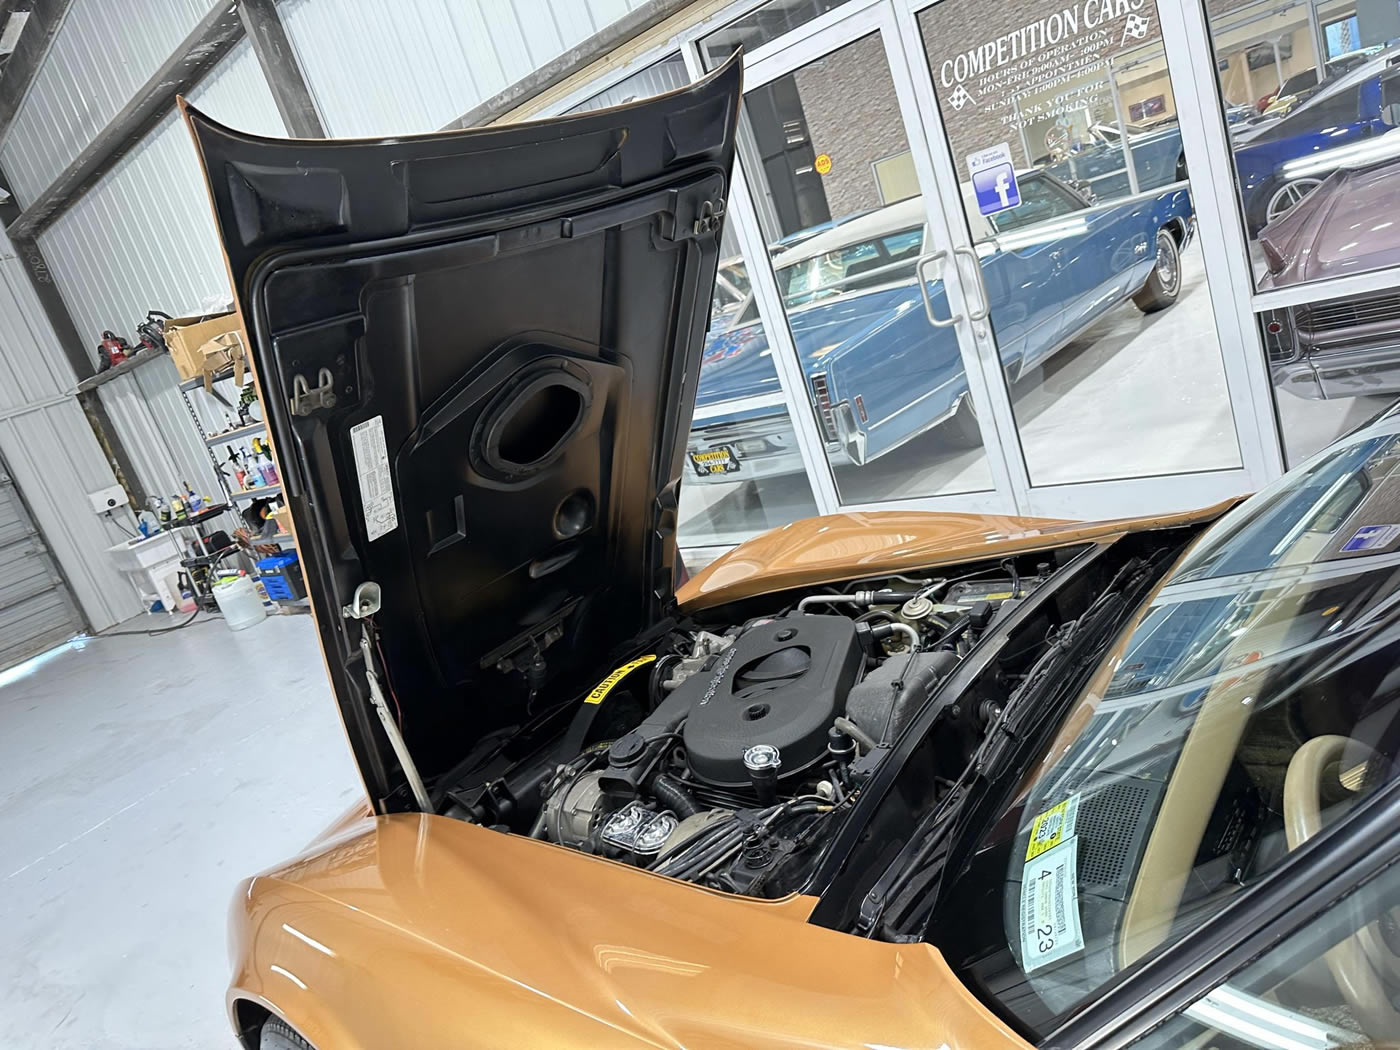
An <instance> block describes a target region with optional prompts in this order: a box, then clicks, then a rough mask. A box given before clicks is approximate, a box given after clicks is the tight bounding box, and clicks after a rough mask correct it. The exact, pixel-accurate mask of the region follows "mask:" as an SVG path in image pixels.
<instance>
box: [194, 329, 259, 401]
mask: <svg viewBox="0 0 1400 1050" xmlns="http://www.w3.org/2000/svg"><path fill="white" fill-rule="evenodd" d="M196 352H197V353H199V354H202V355H203V356H204V389H205V390H213V389H214V375H215V373H217V372H221V371H223V370H224V369H225V368H228V367H229V366H230V365H232V366H233V382H234V385H235V386H240V387H241V386H242V385H243V382H244V378H245V377H244V368H245V367H246V361H247V358H246V357H245V356H244V353H243V335H242V333H240V332H238V331H236V330H235V331H232V332H224V333H223V334H222V335H216V336H215V337H214V338H213V339H211V340H209V342H207V343H205V344H204V345H203V346H201V347H200V348H199V350H198V351H196Z"/></svg>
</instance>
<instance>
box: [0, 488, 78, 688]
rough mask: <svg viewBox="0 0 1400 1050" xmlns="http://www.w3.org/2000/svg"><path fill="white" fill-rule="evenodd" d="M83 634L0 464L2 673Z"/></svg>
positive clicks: (65, 589) (60, 580) (50, 560)
mask: <svg viewBox="0 0 1400 1050" xmlns="http://www.w3.org/2000/svg"><path fill="white" fill-rule="evenodd" d="M82 632H83V621H82V616H81V615H80V614H79V613H78V609H77V607H76V606H75V605H74V604H73V597H72V595H71V594H69V592H68V587H67V585H66V584H64V582H63V577H62V575H61V574H60V573H59V571H58V568H57V566H56V565H55V564H54V561H53V557H52V556H51V555H50V554H49V550H48V548H47V547H45V546H44V538H43V536H41V535H40V534H39V530H38V529H37V528H36V527H35V525H34V522H33V521H32V520H31V518H30V516H29V514H28V513H27V512H26V511H25V509H24V502H23V500H21V499H20V497H19V493H18V492H17V491H16V490H15V486H14V483H13V482H12V481H11V480H10V477H9V475H8V474H6V473H5V467H4V464H0V668H6V667H11V666H13V665H15V664H17V663H19V662H20V661H21V660H27V659H29V657H31V656H37V655H38V654H39V653H42V652H43V651H44V650H45V649H51V648H53V647H54V646H55V645H60V644H62V643H63V642H66V641H67V640H68V639H69V638H72V637H73V636H74V635H77V634H81V633H82Z"/></svg>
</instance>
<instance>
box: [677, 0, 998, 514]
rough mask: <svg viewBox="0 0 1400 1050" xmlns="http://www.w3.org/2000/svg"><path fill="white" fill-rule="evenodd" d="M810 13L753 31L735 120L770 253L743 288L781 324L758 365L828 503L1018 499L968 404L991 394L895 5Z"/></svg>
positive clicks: (724, 35) (713, 47) (719, 47)
mask: <svg viewBox="0 0 1400 1050" xmlns="http://www.w3.org/2000/svg"><path fill="white" fill-rule="evenodd" d="M822 6H823V8H829V9H824V10H822V11H815V10H814V11H812V12H811V13H812V15H813V17H811V18H810V19H809V20H807V21H806V22H805V23H804V24H801V25H799V26H798V27H797V28H795V29H793V28H792V26H791V24H790V23H791V21H792V20H789V24H788V25H785V26H784V28H785V29H789V30H791V31H789V32H786V33H785V34H784V35H783V36H782V37H780V38H778V39H777V40H776V41H774V42H768V41H766V40H749V41H748V42H749V43H750V45H753V44H755V43H757V44H759V45H760V46H759V47H758V48H757V49H756V54H757V55H758V57H757V59H756V60H751V61H750V62H749V64H748V65H747V67H746V69H745V84H746V87H747V90H746V92H745V98H744V114H743V122H742V126H741V131H740V157H741V161H742V167H743V182H744V183H746V184H747V194H741V195H740V197H741V198H742V200H741V202H740V205H739V206H740V207H746V206H751V208H752V212H753V215H754V217H755V218H756V227H757V231H758V233H757V235H756V236H755V235H754V234H753V233H752V232H750V236H751V237H755V241H756V243H754V244H751V245H745V247H746V249H747V253H746V254H747V256H748V258H749V260H750V263H751V264H754V266H753V267H751V269H756V264H757V260H758V259H760V258H765V259H766V260H767V262H768V263H769V267H768V268H766V269H765V270H764V272H763V273H762V274H761V275H760V274H758V273H754V274H753V276H754V282H753V287H754V292H755V295H756V297H757V298H758V300H759V303H760V305H762V306H764V307H765V311H766V313H767V314H769V315H771V317H772V318H773V319H774V320H773V322H772V323H770V327H771V328H778V327H780V326H781V327H784V328H785V331H783V332H782V333H781V335H782V336H783V338H774V339H773V340H772V342H771V345H772V351H773V355H774V356H773V357H772V359H771V360H770V361H769V366H768V367H769V368H770V370H771V371H772V372H773V376H774V378H775V379H776V378H778V377H782V376H785V377H786V378H785V380H784V386H785V389H786V391H787V396H788V399H789V403H790V406H791V409H792V420H793V422H794V423H795V424H797V427H798V430H799V431H802V430H806V431H807V437H808V440H807V441H806V442H805V443H804V442H802V441H800V440H799V441H798V442H797V444H799V445H801V446H803V447H804V448H805V450H806V451H807V453H808V454H807V456H805V457H804V459H805V461H806V466H807V469H808V471H809V472H810V473H812V474H814V475H817V477H815V478H814V486H815V488H816V489H817V490H818V492H821V491H822V490H827V491H829V492H831V493H832V494H833V496H834V502H835V503H836V504H838V505H840V506H844V507H851V506H872V505H877V506H878V505H888V504H890V503H892V502H901V503H903V502H904V501H909V500H916V501H918V503H919V505H921V506H929V507H949V508H951V507H957V508H959V509H976V510H1003V511H1009V510H1013V509H1014V507H1015V500H1014V496H1013V494H1012V492H1011V486H1010V478H1009V474H1008V472H1007V469H1006V465H1005V463H1004V461H1003V460H1002V458H1001V455H1000V453H999V452H998V451H997V450H998V448H999V444H998V442H997V439H996V436H995V431H993V430H991V429H990V423H989V420H988V419H987V418H986V417H985V415H984V414H982V413H980V412H979V411H978V406H979V405H980V404H981V402H982V401H983V399H984V398H985V397H986V396H987V392H986V390H985V379H984V377H983V375H982V371H981V369H980V367H979V366H978V364H977V356H976V355H977V348H976V344H975V342H974V340H973V337H972V329H971V327H970V325H969V318H971V317H973V316H976V315H977V311H978V310H979V309H982V307H983V304H982V301H981V300H979V299H978V298H977V297H976V293H975V292H971V291H969V289H968V288H965V287H964V286H963V282H964V279H965V278H964V276H963V273H962V271H960V270H959V267H958V265H957V262H956V253H955V249H954V245H953V242H952V241H951V239H950V237H949V234H948V229H947V224H946V221H945V219H944V211H943V207H942V205H941V203H940V202H939V201H938V198H937V193H936V192H935V191H934V189H933V186H934V181H933V180H934V173H933V168H932V166H931V164H930V163H929V151H928V146H927V142H926V140H925V139H924V136H923V129H922V126H921V123H920V120H919V115H918V110H917V106H916V104H915V101H914V95H913V90H912V85H911V83H910V78H909V72H908V69H907V66H906V64H905V59H904V54H903V50H902V48H901V46H900V44H899V42H898V40H897V34H898V27H897V25H896V24H895V19H894V10H893V7H892V6H891V5H890V4H889V3H887V2H872V0H867V2H865V3H861V2H860V0H850V2H848V3H845V4H842V5H822ZM764 25H766V23H765V22H761V21H758V20H755V21H754V25H752V26H750V25H748V24H747V23H745V24H744V25H743V26H739V27H737V28H736V27H733V26H731V27H727V28H726V29H725V30H721V31H719V32H717V33H716V34H715V35H714V37H713V38H712V39H710V40H705V39H702V40H700V41H699V42H698V47H697V53H698V55H699V56H700V61H701V62H702V63H703V64H704V65H707V66H713V65H714V64H715V63H716V62H717V61H719V60H722V59H723V57H724V56H725V55H726V54H727V53H728V50H729V46H730V45H728V44H727V43H726V42H727V41H728V40H729V39H730V37H734V36H736V34H738V33H739V32H740V30H742V31H743V32H745V33H748V34H749V35H750V36H752V34H753V33H755V32H758V31H759V30H761V29H762V27H763V26H764ZM738 225H739V226H740V227H741V228H743V227H747V228H749V230H750V231H752V229H753V225H752V224H750V223H748V222H744V221H741V222H740V223H739V224H738ZM959 250H961V251H963V252H964V254H966V255H968V256H969V258H970V257H971V252H970V250H969V249H967V248H966V247H963V248H961V249H959ZM760 277H761V280H760ZM984 312H985V311H984ZM782 322H786V324H785V325H782ZM734 378H735V380H736V384H735V385H734V387H733V389H731V390H729V391H728V395H729V396H730V397H732V398H733V399H734V401H735V403H736V404H742V403H744V399H746V398H748V397H749V396H750V395H751V393H754V392H757V389H758V388H757V387H756V386H755V387H754V390H753V391H750V390H749V389H748V388H747V387H743V386H742V385H741V384H738V383H737V380H738V379H739V378H740V377H739V376H738V375H737V370H736V376H735V377H734ZM746 378H747V380H748V381H749V382H751V383H752V382H756V381H757V380H756V379H755V377H754V376H747V377H746ZM717 380H718V370H715V371H714V372H713V373H712V380H711V381H712V382H713V381H717ZM784 419H785V417H782V416H780V415H774V417H773V422H774V425H775V426H777V425H778V424H779V423H780V422H781V421H783V420H784ZM798 437H799V438H800V437H801V434H799V435H798ZM989 450H991V451H990V452H989ZM742 467H743V465H742V464H741V469H742Z"/></svg>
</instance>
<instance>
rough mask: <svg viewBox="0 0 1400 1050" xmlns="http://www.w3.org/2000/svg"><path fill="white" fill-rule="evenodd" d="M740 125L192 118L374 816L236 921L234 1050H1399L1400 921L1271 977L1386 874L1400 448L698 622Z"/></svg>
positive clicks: (941, 532) (948, 526)
mask: <svg viewBox="0 0 1400 1050" xmlns="http://www.w3.org/2000/svg"><path fill="white" fill-rule="evenodd" d="M739 100H740V74H739V65H738V64H737V61H735V62H731V63H730V64H729V65H727V66H725V67H724V68H723V69H721V70H719V71H718V72H716V73H715V74H714V75H713V76H711V77H710V78H709V79H707V80H705V81H704V82H702V83H699V84H696V85H694V86H692V87H690V88H687V89H684V90H681V91H677V92H674V93H671V94H669V95H665V96H662V97H659V98H655V99H651V100H647V101H643V102H639V103H636V104H633V105H629V106H626V107H623V108H619V109H615V110H607V111H602V112H597V113H589V114H584V115H580V116H574V117H568V118H563V119H559V120H553V121H546V122H542V123H537V124H529V125H519V126H513V127H503V128H491V129H486V130H479V131H471V132H463V133H453V134H444V135H431V136H422V137H410V138H402V139H394V140H384V141H356V142H337V141H324V142H323V141H298V142H283V141H273V140H266V139H260V138H255V137H251V136H247V135H242V134H240V133H238V132H235V131H232V130H230V129H227V128H224V127H221V126H219V125H217V124H215V123H214V122H212V121H210V120H209V119H207V118H206V117H204V116H203V115H201V114H199V113H198V112H196V111H194V110H193V109H189V108H186V111H185V112H186V119H187V120H188V122H189V125H190V127H191V130H192V132H193V134H194V136H195V140H196V143H197V146H198V149H199V152H200V155H201V157H202V160H203V163H204V167H205V171H206V173H207V176H208V182H209V190H210V195H211V198H212V201H213V206H214V212H215V216H216V219H217V223H218V226H219V230H220V233H221V236H222V238H223V241H224V246H225V250H226V253H227V256H228V260H229V266H230V273H231V278H232V281H233V285H234V287H235V288H236V290H237V295H238V300H239V306H240V310H241V312H242V316H243V320H244V322H245V328H246V331H247V332H248V335H249V341H250V347H251V353H252V356H253V359H254V365H255V374H256V376H257V379H258V382H259V384H260V387H261V392H262V395H263V402H264V404H265V405H266V406H267V413H268V417H269V426H270V428H271V432H272V435H273V437H274V439H275V443H276V448H277V450H278V454H279V457H280V461H281V467H282V476H283V479H284V484H285V487H286V492H287V494H288V503H289V505H290V507H291V510H292V517H293V522H294V525H295V531H296V534H297V538H298V543H299V547H300V549H301V551H302V555H303V563H304V566H305V572H306V576H307V579H308V583H309V589H310V591H311V594H312V598H313V605H314V612H315V616H316V622H317V625H318V632H319V637H320V640H321V644H322V647H323V650H324V654H325V659H326V665H327V670H328V674H329V676H330V680H331V683H332V686H333V690H334V694H335V696H336V700H337V702H338V704H339V707H340V712H341V715H342V718H343V721H344V725H345V730H346V734H347V737H348V740H349V745H350V747H351V749H352V751H353V753H354V756H355V759H356V761H357V763H358V765H359V768H360V770H361V772H362V774H363V778H364V784H365V791H366V802H365V804H364V806H363V807H361V808H359V809H357V811H356V812H352V813H350V814H347V815H346V817H345V818H344V819H343V820H342V821H340V822H339V823H338V824H337V825H336V826H335V827H334V828H332V829H331V830H329V831H328V832H326V833H325V834H324V835H323V836H322V837H321V838H319V839H318V840H317V841H315V842H314V843H312V844H311V845H310V846H309V847H308V849H307V850H306V852H304V853H303V854H302V855H301V856H299V857H296V858H294V859H292V860H290V861H288V862H287V863H285V864H282V865H280V866H279V867H277V868H275V869H274V870H271V871H268V872H266V873H264V874H261V875H257V876H255V877H253V878H251V879H249V880H247V881H246V882H245V883H243V885H242V886H240V887H239V889H238V891H237V894H236V896H235V898H234V902H233V908H232V914H231V942H230V953H231V961H232V966H233V977H232V982H231V985H230V988H229V993H228V1010H229V1015H230V1018H231V1020H232V1023H233V1027H234V1030H235V1032H236V1033H237V1036H238V1038H239V1039H240V1040H241V1041H242V1044H243V1045H244V1046H246V1047H249V1048H261V1050H286V1048H291V1047H307V1046H314V1047H317V1048H320V1050H332V1048H342V1047H343V1048H356V1050H370V1048H376V1050H377V1048H398V1047H406V1048H419V1047H423V1048H439V1047H441V1048H456V1047H461V1048H495V1047H531V1048H533V1047H561V1048H585V1047H587V1048H593V1047H653V1048H682V1047H684V1048H696V1050H699V1048H706V1050H708V1048H729V1047H736V1048H737V1047H746V1048H752V1047H765V1048H779V1047H782V1048H797V1047H803V1048H811V1047H864V1048H867V1050H884V1048H929V1050H934V1048H939V1047H943V1048H949V1050H974V1048H975V1050H998V1048H1003V1047H1025V1046H1029V1045H1045V1046H1057V1047H1084V1048H1089V1047H1119V1046H1129V1045H1132V1046H1142V1047H1149V1046H1152V1047H1157V1046H1161V1047H1166V1046H1173V1047H1174V1046H1193V1047H1207V1046H1216V1047H1221V1048H1226V1047H1231V1048H1233V1047H1276V1046H1288V1047H1318V1048H1323V1047H1332V1046H1364V1045H1378V1044H1380V1043H1382V1042H1385V1041H1387V1040H1391V1041H1393V1040H1395V1039H1396V1038H1400V1027H1397V1024H1396V1022H1397V1014H1396V1012H1395V1006H1394V1001H1395V1000H1394V996H1395V990H1396V983H1395V982H1396V978H1397V975H1400V954H1398V953H1400V941H1398V940H1397V939H1396V938H1395V937H1394V935H1393V934H1394V931H1393V930H1392V929H1391V928H1390V927H1386V926H1384V924H1383V923H1380V922H1379V921H1378V922H1377V923H1374V924H1371V925H1367V923H1370V920H1369V919H1366V918H1365V917H1364V916H1363V917H1362V918H1361V919H1358V920H1357V922H1356V923H1353V925H1352V926H1351V927H1349V928H1348V929H1346V930H1342V929H1338V930H1337V931H1336V934H1335V936H1334V937H1333V940H1332V941H1331V942H1329V943H1330V944H1331V948H1330V950H1325V951H1324V950H1318V951H1315V952H1313V954H1312V956H1311V960H1310V965H1309V966H1299V967H1295V968H1293V969H1292V970H1287V969H1286V968H1283V967H1274V968H1273V969H1271V970H1268V971H1267V972H1266V973H1263V975H1262V976H1261V971H1259V970H1258V967H1259V960H1260V959H1261V958H1262V959H1268V958H1272V957H1273V956H1272V955H1270V953H1271V952H1275V951H1277V950H1280V946H1285V947H1286V946H1288V945H1292V944H1296V943H1297V942H1296V940H1294V938H1296V937H1297V936H1299V935H1300V933H1299V931H1305V930H1309V929H1312V928H1313V927H1311V926H1309V924H1310V923H1312V922H1313V921H1314V919H1315V918H1316V917H1317V916H1321V915H1329V914H1336V913H1335V912H1329V911H1328V909H1329V907H1330V906H1331V905H1332V904H1333V903H1334V902H1335V901H1336V900H1338V899H1339V898H1340V897H1343V896H1344V895H1345V894H1347V893H1350V892H1351V891H1352V890H1353V889H1355V888H1356V887H1357V886H1362V890H1361V891H1357V892H1363V891H1364V890H1365V885H1369V882H1368V880H1371V879H1373V878H1375V879H1380V878H1383V874H1379V875H1378V873H1383V872H1384V871H1385V869H1386V866H1387V865H1388V864H1389V863H1390V862H1391V861H1393V860H1394V859H1395V855H1396V849H1397V843H1396V836H1395V834H1394V831H1393V829H1394V827H1395V826H1396V825H1395V819H1396V817H1397V815H1400V800H1397V793H1396V791H1395V790H1394V789H1395V787H1396V784H1395V781H1396V756H1397V750H1400V728H1397V727H1400V720H1398V719H1397V706H1398V705H1400V683H1397V682H1396V681H1395V679H1396V674H1395V670H1394V669H1395V668H1396V666H1397V659H1396V657H1397V655H1400V633H1398V632H1397V625H1400V614H1397V612H1396V609H1397V605H1400V603H1398V602H1397V600H1396V599H1397V597H1400V591H1398V590H1397V586H1396V572H1397V566H1400V555H1397V553H1396V550H1397V547H1400V524H1392V522H1394V521H1396V520H1397V519H1396V512H1395V510H1394V508H1395V507H1396V506H1397V504H1400V501H1398V500H1397V496H1400V492H1397V484H1396V482H1395V481H1394V480H1393V472H1394V470H1395V469H1396V467H1397V464H1400V439H1398V438H1397V436H1396V434H1397V431H1400V422H1397V421H1395V420H1392V419H1384V420H1381V421H1380V422H1378V423H1376V424H1374V425H1373V426H1372V427H1371V429H1369V430H1367V431H1365V432H1363V433H1361V434H1359V435H1356V436H1354V437H1352V438H1348V439H1346V440H1345V441H1343V442H1341V443H1339V444H1338V445H1337V446H1336V447H1334V448H1333V449H1330V450H1328V452H1326V453H1324V454H1322V455H1321V456H1319V457H1317V458H1316V459H1315V460H1314V461H1312V462H1310V463H1309V464H1306V465H1304V467H1303V468H1300V470H1299V471H1297V472H1295V473H1294V474H1292V475H1289V476H1287V477H1285V478H1284V479H1283V480H1282V481H1280V482H1279V483H1277V484H1276V485H1275V486H1273V487H1272V488H1271V489H1269V490H1268V491H1266V492H1263V493H1261V494H1259V495H1257V496H1255V497H1254V498H1252V499H1251V500H1249V501H1247V502H1246V503H1244V504H1242V505H1240V506H1238V507H1236V508H1234V509H1229V508H1227V507H1215V508H1210V509H1208V510H1205V511H1202V512H1199V513H1195V514H1182V515H1178V516H1175V517H1169V518H1158V519H1151V520H1136V521H1119V522H1110V523H1105V524H1093V525H1084V524H1075V523H1066V522H1052V521H1040V520H1033V519H1024V518H1010V517H989V516H977V515H954V514H912V513H910V514H905V513H883V514H847V515H838V516H834V517H827V518H818V519H815V520H812V521H805V522H798V523H795V524H793V525H790V526H787V527H785V528H781V529H778V530H775V531H774V532H772V533H769V534H767V535H765V536H762V537H759V538H757V539H755V540H753V541H751V542H749V543H747V544H744V545H742V546H740V547H739V548H737V549H735V550H734V551H732V552H730V553H729V554H727V555H726V556H724V557H722V558H720V559H719V560H718V561H716V562H715V563H713V564H712V565H710V566H709V567H708V568H707V569H706V570H705V571H703V572H701V573H700V574H698V575H697V576H695V577H694V578H693V579H690V580H688V581H685V582H683V583H681V579H682V577H683V575H684V574H683V570H682V569H681V567H680V565H679V563H678V559H677V554H676V545H675V525H676V503H677V494H678V490H679V485H680V480H679V479H680V478H681V476H682V473H683V471H682V464H683V456H684V449H685V446H684V443H683V437H684V431H685V424H686V421H687V420H688V419H689V417H690V411H691V407H692V403H693V399H694V392H695V385H696V377H697V374H698V370H699V354H700V347H701V345H702V342H703V332H704V328H705V324H706V317H707V309H708V304H709V301H710V297H709V295H708V294H707V293H708V291H709V289H710V288H711V286H712V284H713V281H714V278H715V270H716V264H717V258H718V252H719V243H720V228H721V225H722V222H723V217H724V211H725V199H726V192H727V188H728V180H729V172H730V166H731V163H732V159H733V151H734V136H735V129H736V124H737V120H738V111H739ZM1363 884H1365V885H1363ZM1392 900H1393V898H1392ZM1393 925H1394V924H1393V923H1392V926H1393ZM1329 928H1330V927H1329ZM1323 948H1324V949H1325V948H1327V946H1326V945H1324V946H1323ZM1363 949H1364V950H1363ZM1319 960H1321V961H1319Z"/></svg>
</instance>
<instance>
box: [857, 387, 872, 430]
mask: <svg viewBox="0 0 1400 1050" xmlns="http://www.w3.org/2000/svg"><path fill="white" fill-rule="evenodd" d="M855 402H856V411H857V412H858V413H860V421H861V422H862V423H869V422H870V416H869V415H867V414H866V411H865V398H863V397H861V396H860V395H859V394H857V395H856V396H855Z"/></svg>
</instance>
